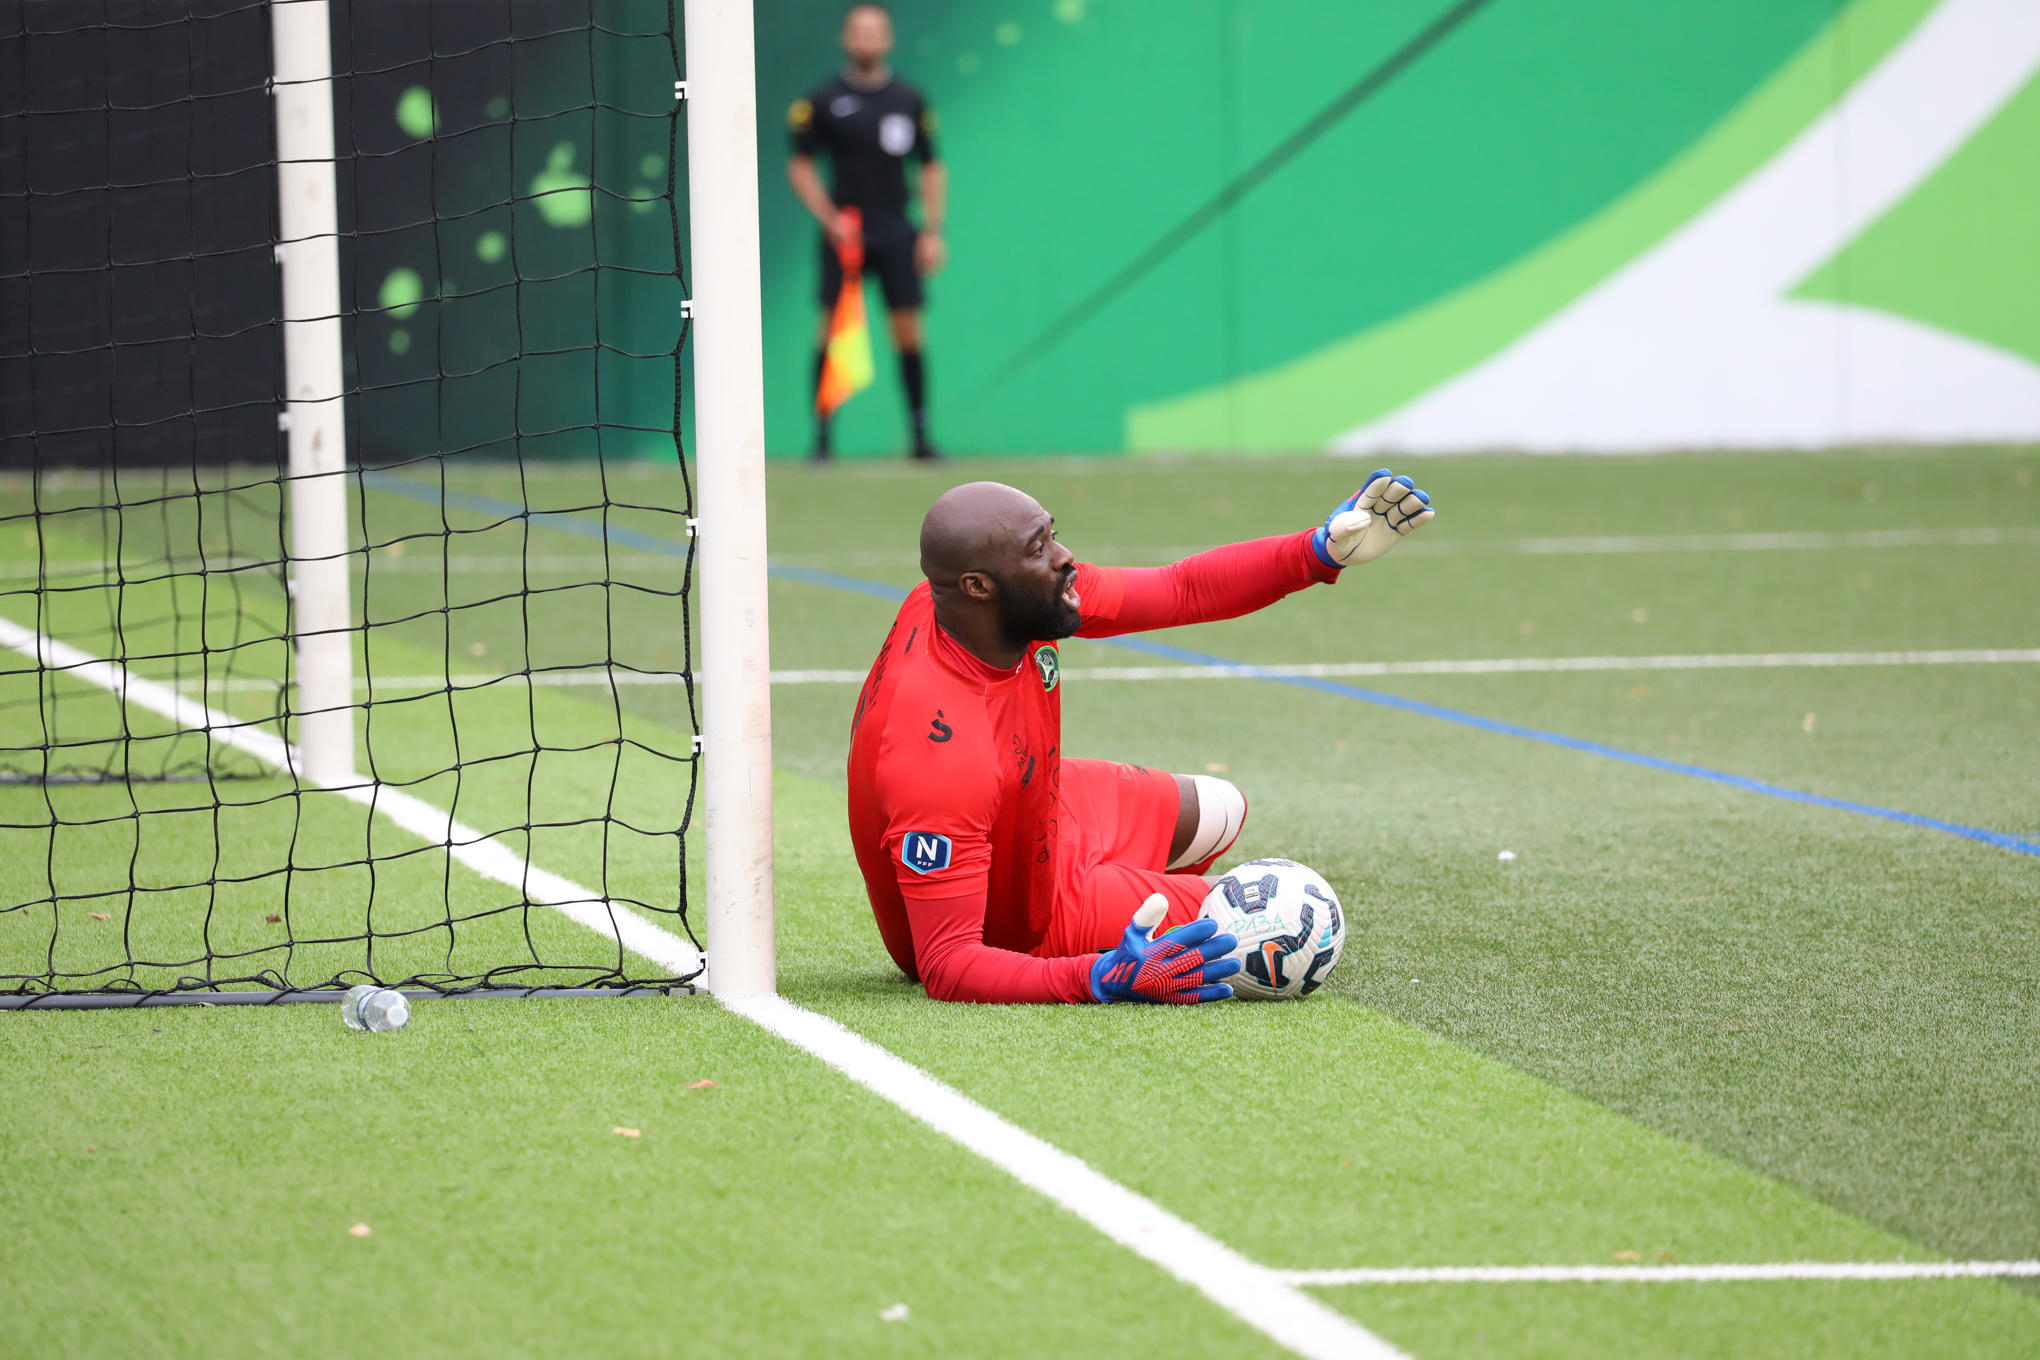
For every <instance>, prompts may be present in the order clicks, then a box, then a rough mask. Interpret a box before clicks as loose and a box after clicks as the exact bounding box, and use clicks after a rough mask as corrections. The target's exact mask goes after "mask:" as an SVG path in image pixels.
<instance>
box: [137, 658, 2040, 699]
mask: <svg viewBox="0 0 2040 1360" xmlns="http://www.w3.org/2000/svg"><path fill="white" fill-rule="evenodd" d="M2034 664H2040V647H1992V648H1973V649H1969V650H1963V651H1927V652H1729V653H1717V654H1706V653H1702V654H1697V655H1668V656H1545V657H1498V658H1493V659H1486V660H1478V659H1477V660H1471V661H1324V662H1298V663H1297V664H1295V665H1274V666H1259V665H1249V664H1247V663H1245V662H1241V663H1240V664H1239V665H1236V666H1075V667H1071V668H1070V669H1068V670H1065V671H1064V672H1063V676H1064V677H1065V678H1066V679H1071V680H1282V679H1296V678H1303V679H1354V678H1364V677H1369V676H1376V677H1378V676H1393V675H1517V674H1530V673H1547V672H1563V671H1718V670H1796V669H1826V668H1835V667H1845V666H1981V665H2034ZM865 674H866V673H865V672H864V671H857V670H787V671H774V672H772V683H773V684H775V685H861V684H863V683H864V678H865ZM684 679H685V678H684V677H683V676H680V675H676V674H672V673H669V672H652V673H639V672H636V671H617V672H616V673H615V674H613V675H612V674H610V673H609V672H607V671H605V670H602V669H600V668H596V669H592V670H575V671H542V672H540V673H539V674H537V675H529V676H527V675H522V674H517V673H514V672H513V673H511V674H507V675H491V674H488V673H486V672H481V671H476V672H457V673H455V674H453V675H379V676H376V677H375V678H374V681H373V687H374V688H375V689H391V690H440V689H447V688H452V689H477V688H482V687H485V686H488V685H516V684H523V683H526V682H527V681H528V682H529V683H531V684H534V685H537V686H539V687H541V688H567V689H576V688H597V689H606V688H608V686H609V685H610V684H611V682H612V681H613V682H614V683H615V684H617V685H619V686H630V685H654V686H656V685H679V684H682V683H684ZM201 683H202V682H201V681H198V680H180V681H177V682H176V686H177V688H178V689H180V690H184V691H192V690H196V689H198V688H199V686H200V685H201ZM283 683H284V682H283V681H282V680H278V679H253V678H243V677H231V678H223V679H218V680H214V681H212V682H211V684H209V685H207V686H206V688H208V689H210V690H212V691H215V692H219V693H229V692H233V691H239V690H255V691H262V692H266V691H269V690H274V689H276V688H278V687H279V686H280V685H282V684H283ZM696 683H699V677H697V678H696ZM354 687H355V688H356V689H363V690H365V689H368V688H370V687H371V682H370V680H369V679H368V678H367V677H364V676H357V677H356V678H355V681H354Z"/></svg>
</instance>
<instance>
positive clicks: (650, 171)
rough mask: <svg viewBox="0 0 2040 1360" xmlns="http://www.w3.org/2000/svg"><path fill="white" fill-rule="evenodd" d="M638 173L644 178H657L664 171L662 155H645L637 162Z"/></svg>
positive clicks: (664, 164)
mask: <svg viewBox="0 0 2040 1360" xmlns="http://www.w3.org/2000/svg"><path fill="white" fill-rule="evenodd" d="M637 169H638V173H639V174H640V175H643V176H644V177H645V178H646V179H658V178H659V177H660V176H662V175H664V174H665V173H666V158H665V157H664V156H647V157H645V158H644V159H643V160H641V161H639V162H638V163H637Z"/></svg>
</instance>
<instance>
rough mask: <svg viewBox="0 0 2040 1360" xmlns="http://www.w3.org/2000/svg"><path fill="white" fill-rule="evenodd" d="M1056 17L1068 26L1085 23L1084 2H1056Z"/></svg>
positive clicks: (1060, 0)
mask: <svg viewBox="0 0 2040 1360" xmlns="http://www.w3.org/2000/svg"><path fill="white" fill-rule="evenodd" d="M1055 17H1056V18H1057V19H1059V20H1061V21H1062V22H1063V23H1066V24H1081V23H1082V22H1084V0H1055Z"/></svg>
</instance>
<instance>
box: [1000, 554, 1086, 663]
mask: <svg viewBox="0 0 2040 1360" xmlns="http://www.w3.org/2000/svg"><path fill="white" fill-rule="evenodd" d="M1076 574H1077V569H1076V568H1075V567H1074V566H1072V567H1068V568H1065V569H1064V571H1063V573H1062V575H1060V576H1058V577H1056V580H1055V586H1054V588H1053V589H1052V590H1050V591H1048V592H1047V593H1046V594H1043V595H1033V596H1030V595H1028V594H1026V593H1025V592H1023V591H1021V590H1019V589H1017V588H1016V587H1015V583H1014V582H1012V581H1011V580H1009V579H1007V578H1005V577H1002V576H993V577H992V584H993V585H996V586H997V587H998V588H999V634H1000V636H1001V637H1003V638H1004V639H1005V640H1006V642H1007V643H1008V644H1010V645H1011V646H1014V647H1025V646H1027V645H1028V644H1029V643H1034V642H1055V641H1058V640H1060V639H1062V638H1066V637H1068V636H1070V635H1071V634H1072V633H1074V632H1076V631H1077V629H1078V627H1079V626H1080V625H1082V623H1083V621H1084V617H1083V615H1082V614H1081V613H1080V612H1079V611H1078V609H1077V607H1076V606H1075V605H1073V604H1071V603H1070V602H1069V601H1068V600H1067V599H1065V598H1064V592H1065V590H1066V589H1067V588H1068V586H1069V584H1070V582H1071V581H1072V580H1074V579H1075V578H1076Z"/></svg>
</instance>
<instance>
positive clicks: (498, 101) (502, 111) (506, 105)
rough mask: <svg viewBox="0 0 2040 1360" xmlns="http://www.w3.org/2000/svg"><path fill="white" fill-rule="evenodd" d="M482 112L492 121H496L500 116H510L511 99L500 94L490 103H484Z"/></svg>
mask: <svg viewBox="0 0 2040 1360" xmlns="http://www.w3.org/2000/svg"><path fill="white" fill-rule="evenodd" d="M482 113H483V115H484V116H486V117H487V118H488V119H489V121H490V122H495V121H496V120H497V119H500V118H508V117H509V116H510V101H509V100H507V99H505V98H504V97H503V96H502V95H500V94H499V95H497V96H496V97H495V98H494V99H491V100H490V101H489V102H488V103H486V104H484V105H482Z"/></svg>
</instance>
